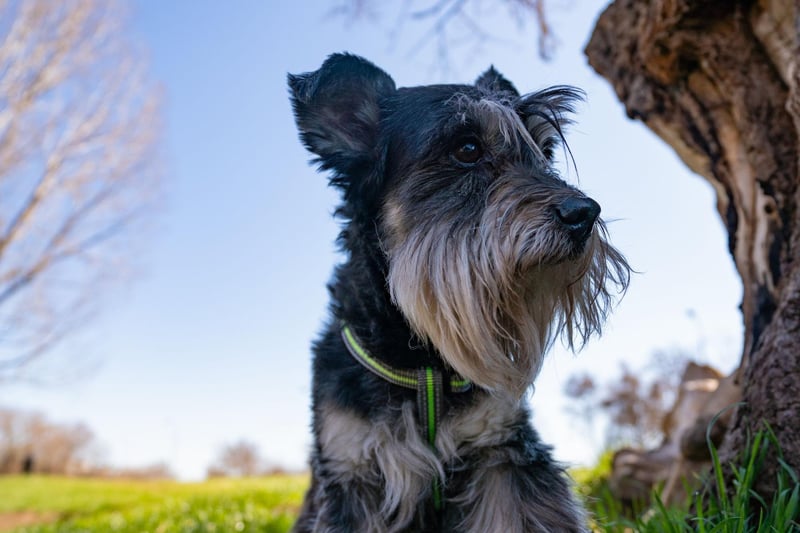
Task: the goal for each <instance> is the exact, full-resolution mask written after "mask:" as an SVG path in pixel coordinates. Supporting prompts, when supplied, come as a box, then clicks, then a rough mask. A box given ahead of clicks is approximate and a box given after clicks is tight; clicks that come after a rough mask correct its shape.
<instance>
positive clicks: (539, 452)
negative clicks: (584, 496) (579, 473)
mask: <svg viewBox="0 0 800 533" xmlns="http://www.w3.org/2000/svg"><path fill="white" fill-rule="evenodd" d="M528 429H529V428H520V431H519V432H518V433H517V434H516V435H515V437H514V438H512V439H511V440H510V441H508V442H507V443H506V444H504V445H500V446H492V447H487V448H483V449H478V450H475V451H474V452H472V453H471V454H469V455H468V456H467V457H465V458H464V463H463V464H462V466H461V467H460V468H459V472H458V473H456V474H455V475H454V476H453V479H452V483H451V485H450V487H449V488H448V493H449V495H448V500H447V505H448V509H447V515H446V523H447V527H446V528H445V530H446V531H452V532H456V531H458V532H463V533H501V532H502V533H533V532H535V533H582V532H586V531H588V528H587V525H586V518H585V514H584V511H583V509H582V508H581V506H580V505H578V504H577V503H576V502H575V500H574V497H573V495H572V493H571V490H570V485H569V481H568V479H567V477H566V475H565V473H564V472H563V470H562V468H561V467H560V466H558V465H557V464H556V463H554V462H553V461H552V459H551V458H550V452H549V448H548V447H547V446H545V445H543V444H541V443H540V442H539V441H538V440H537V439H536V436H535V433H533V432H532V430H531V431H530V432H529V431H528Z"/></svg>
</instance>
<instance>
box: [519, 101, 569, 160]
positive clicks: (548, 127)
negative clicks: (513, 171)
mask: <svg viewBox="0 0 800 533" xmlns="http://www.w3.org/2000/svg"><path fill="white" fill-rule="evenodd" d="M584 99H585V93H584V92H583V91H581V90H580V89H578V88H576V87H570V86H567V85H559V86H555V87H550V88H549V89H545V90H543V91H539V92H535V93H530V94H526V95H524V96H522V97H521V98H520V99H519V101H518V102H517V105H516V108H517V113H519V115H520V117H521V118H522V121H523V122H524V123H525V127H526V128H527V130H528V131H529V132H530V134H531V137H532V138H533V140H534V142H536V145H537V146H538V147H539V148H540V149H541V150H542V153H543V154H544V156H545V157H546V158H547V159H548V160H552V159H553V155H554V152H555V149H556V148H557V147H558V145H559V144H566V140H565V139H564V128H565V127H566V126H569V125H570V124H572V119H571V118H570V115H572V114H573V113H575V103H576V102H581V101H583V100H584Z"/></svg>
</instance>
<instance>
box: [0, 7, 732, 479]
mask: <svg viewBox="0 0 800 533" xmlns="http://www.w3.org/2000/svg"><path fill="white" fill-rule="evenodd" d="M335 1H336V0H314V1H305V2H257V1H249V2H246V1H237V2H211V1H198V2H189V1H176V2H160V1H155V0H152V1H140V2H135V3H133V4H132V9H131V24H130V26H131V31H132V33H133V34H134V35H135V36H136V38H138V39H139V40H140V41H141V42H142V44H143V45H144V46H145V47H146V49H147V50H148V54H149V56H150V60H151V64H152V69H153V75H154V77H155V78H157V79H158V80H160V82H161V84H162V85H163V87H164V90H165V94H166V97H167V98H166V123H167V129H166V131H165V144H164V154H165V159H166V163H167V169H168V172H167V189H168V195H167V201H166V205H165V209H164V211H163V213H162V215H161V216H160V217H159V219H158V220H157V223H156V225H155V226H156V230H155V231H154V232H153V233H152V235H151V242H150V244H149V246H147V247H146V250H145V256H144V257H142V258H141V263H142V264H143V265H144V269H143V274H142V275H141V276H139V278H138V279H136V280H134V281H133V282H132V283H130V284H129V285H127V286H125V287H122V288H120V289H119V290H117V291H115V292H114V293H113V294H110V295H108V298H107V300H108V301H107V304H106V305H105V307H104V312H103V314H102V315H101V317H100V318H99V319H98V320H97V321H96V322H94V323H93V324H91V325H90V326H89V327H87V328H86V329H85V330H84V331H83V332H82V333H81V334H80V335H79V336H78V337H77V338H76V339H75V340H74V342H73V343H71V344H70V345H67V346H64V347H63V348H61V349H59V350H58V351H56V352H54V353H53V354H52V356H51V358H50V359H49V361H48V369H49V371H51V372H53V373H55V374H58V372H67V374H69V375H72V374H75V373H83V374H85V375H83V376H81V377H80V378H78V379H73V380H70V381H69V382H68V383H59V384H55V385H50V386H31V385H26V384H18V385H13V386H4V388H3V389H0V405H7V406H16V407H22V408H26V409H35V410H39V411H42V412H44V413H46V414H48V415H49V416H50V417H51V418H52V419H54V420H58V421H62V422H77V421H85V422H86V423H88V425H89V426H90V427H91V428H92V429H93V430H94V432H95V433H96V434H97V436H98V437H99V439H100V441H101V442H102V443H103V446H104V449H105V453H106V457H107V459H108V460H109V461H111V462H113V463H115V464H118V465H131V466H135V465H142V464H146V463H150V462H154V461H166V462H167V463H169V464H171V465H172V467H173V468H174V470H175V471H176V472H177V473H178V474H179V475H180V476H181V477H183V478H198V477H201V476H202V475H203V474H204V472H205V468H206V466H207V465H208V464H209V463H210V461H211V460H212V458H213V457H214V455H215V453H216V452H217V451H218V449H219V447H220V446H221V445H223V444H224V443H227V442H231V441H234V440H237V439H240V438H245V439H248V440H251V441H253V442H255V443H256V444H258V445H259V446H260V448H261V449H262V451H263V453H264V455H265V457H267V458H268V459H270V460H272V461H274V462H275V463H279V464H282V465H285V466H288V467H291V468H302V467H303V466H304V462H305V457H306V454H307V451H308V447H309V443H310V435H309V429H308V425H309V413H308V403H309V402H308V396H309V384H310V375H309V349H308V347H309V344H310V342H311V339H312V338H313V337H314V335H315V332H316V331H318V330H319V329H320V326H321V323H322V321H323V319H324V317H325V314H326V305H327V294H326V291H325V288H324V286H325V283H326V281H327V279H328V277H329V275H330V272H331V270H332V268H333V265H334V264H335V262H337V261H339V260H340V257H339V256H337V253H336V251H335V248H334V244H333V241H334V239H335V236H336V233H337V230H338V226H337V223H336V222H335V221H334V220H333V219H332V218H331V213H332V212H333V209H334V206H335V204H336V202H337V198H336V195H335V193H334V192H333V191H331V190H329V189H328V188H327V187H326V179H325V177H324V176H323V175H320V174H317V173H316V172H315V171H314V169H313V168H312V167H310V166H309V165H308V164H307V162H308V159H309V155H308V154H307V153H306V152H305V151H304V149H303V148H302V146H301V145H300V143H299V142H298V140H297V134H296V130H295V126H294V122H293V118H292V115H291V108H290V105H289V101H288V98H287V91H286V81H285V80H286V73H287V72H295V73H296V72H304V71H309V70H314V69H316V68H317V67H319V65H320V64H321V63H322V61H323V60H324V58H325V57H326V56H327V55H328V54H330V53H332V52H336V51H343V50H347V51H351V52H353V53H357V54H360V55H363V56H365V57H367V58H368V59H370V60H372V61H373V62H375V63H376V64H378V65H379V66H381V67H382V68H383V69H385V70H386V71H387V72H389V73H390V74H391V75H392V76H393V77H394V79H395V81H396V82H397V84H398V85H399V86H409V85H418V84H424V83H435V82H441V81H445V80H442V79H441V73H440V72H437V71H436V70H435V69H431V68H430V67H431V64H432V63H433V61H434V55H433V54H434V50H433V49H432V46H427V47H425V48H423V49H421V50H419V51H418V52H417V53H415V54H413V55H411V54H409V49H410V48H411V47H412V46H413V44H414V43H416V42H417V41H418V40H419V38H420V35H421V34H422V32H423V31H424V28H422V27H421V26H415V25H413V24H411V23H408V24H406V25H405V27H404V28H403V30H402V31H401V32H400V33H399V34H397V35H396V37H395V38H394V39H393V38H391V37H390V34H391V33H392V31H391V30H392V28H393V20H394V19H393V16H392V13H391V12H386V13H385V14H384V16H383V17H381V18H378V19H377V20H367V21H365V22H360V23H349V22H347V21H345V20H343V19H341V18H336V17H331V16H329V15H328V14H329V12H330V10H331V9H332V7H333V6H334V5H335ZM498 3H499V2H498ZM375 4H376V5H382V4H384V3H383V2H375ZM387 4H388V3H387ZM395 4H399V2H395ZM420 5H422V4H420ZM603 5H604V2H602V1H582V2H574V1H569V2H568V1H565V2H559V3H556V2H553V3H549V4H548V6H552V8H551V15H552V23H553V27H554V29H555V31H556V33H557V35H558V39H559V41H560V45H559V48H558V49H557V52H556V56H555V60H554V61H552V62H550V63H542V62H541V61H540V60H539V59H538V58H537V53H536V48H535V42H536V39H535V36H534V35H533V25H532V24H529V25H528V26H527V29H526V28H523V29H522V31H520V30H519V29H518V28H517V26H516V25H515V24H513V23H511V22H510V21H509V20H508V19H507V18H505V17H504V16H491V15H490V14H484V16H483V17H482V19H483V20H484V21H485V24H486V27H487V28H488V29H489V30H490V32H492V33H493V34H494V35H496V36H502V37H503V39H502V40H500V39H497V40H495V41H490V42H486V43H484V45H483V46H482V47H481V48H480V49H479V50H472V49H469V50H468V49H456V50H454V51H453V64H452V66H453V69H452V71H451V73H450V75H449V77H448V78H447V80H446V81H452V82H471V81H472V80H474V79H475V78H476V77H477V76H478V75H479V74H480V73H481V72H482V71H483V70H485V69H486V68H487V67H488V66H489V65H490V64H494V65H495V67H496V68H497V69H498V70H500V71H501V72H502V73H503V74H505V75H506V76H507V77H508V78H509V79H511V80H512V81H513V82H514V83H515V84H516V85H517V87H518V88H519V89H520V90H522V91H529V90H534V89H538V88H542V87H544V86H547V85H551V84H562V83H567V84H574V85H577V86H579V87H582V88H583V89H584V90H586V92H587V93H588V103H587V104H585V105H582V106H581V108H580V109H579V113H578V116H577V124H576V126H574V127H573V128H572V130H571V133H570V134H569V135H568V139H569V141H570V146H571V148H572V151H573V154H574V156H575V160H576V163H577V167H578V170H579V173H580V187H581V188H582V189H584V190H585V191H586V192H587V193H588V194H590V195H591V196H592V197H594V198H595V199H596V200H597V201H598V202H600V204H601V205H602V206H603V214H604V217H605V218H606V219H607V220H608V219H611V220H614V222H612V223H611V224H610V231H611V237H612V240H613V242H614V243H615V245H617V246H618V247H619V248H620V249H621V250H622V251H623V252H624V253H625V254H626V255H627V257H628V259H629V260H630V262H631V264H632V265H633V267H634V268H635V269H636V270H637V271H638V272H639V274H636V275H635V276H634V279H633V282H632V285H631V287H630V290H629V292H628V294H627V296H626V298H625V299H624V300H623V301H622V303H621V304H620V306H619V307H618V310H617V311H616V312H615V314H614V315H613V317H612V319H611V320H610V322H609V325H608V328H607V333H606V334H605V335H604V336H603V338H601V339H595V340H594V341H593V342H591V343H590V345H589V346H588V347H587V348H586V349H585V350H583V351H582V352H580V353H579V354H577V355H573V354H571V353H568V352H566V351H565V350H564V349H563V348H561V347H556V348H555V349H554V350H553V352H552V353H551V355H550V356H549V359H548V362H547V364H546V365H545V368H544V370H543V371H542V374H541V375H540V377H539V380H538V381H537V385H536V392H535V394H534V395H533V397H532V406H533V410H534V421H535V424H536V425H537V427H538V429H539V430H540V432H541V434H542V436H543V438H544V439H545V440H546V441H549V442H551V443H553V444H554V445H555V454H556V456H557V457H558V458H560V459H562V460H565V461H568V462H573V463H575V462H586V461H591V460H592V458H593V457H594V454H596V452H597V451H598V449H599V446H600V445H601V438H600V437H601V435H600V433H599V430H598V431H597V432H596V434H587V432H586V430H585V429H584V428H582V427H579V426H576V425H575V422H574V421H573V420H572V419H570V418H569V417H568V416H567V415H566V413H565V411H564V407H565V400H564V399H563V398H562V397H561V389H562V388H563V384H564V382H565V381H566V380H567V378H568V377H569V376H570V375H571V374H573V373H574V372H579V371H585V372H589V373H591V374H593V375H596V376H598V377H599V378H600V379H607V378H610V377H611V376H612V375H613V374H614V373H615V372H616V371H617V369H618V368H619V363H620V361H623V360H625V361H629V362H630V365H631V366H633V367H637V366H641V365H643V364H644V363H645V361H646V360H647V359H648V357H649V356H650V354H651V353H652V352H653V350H656V349H663V348H671V347H684V348H688V349H693V348H696V347H698V346H700V347H701V350H702V352H703V353H702V356H703V359H704V360H706V361H710V362H712V363H714V364H717V365H718V366H720V367H721V368H722V369H723V370H726V371H727V370H730V369H732V368H733V367H734V366H735V364H736V362H737V360H738V355H739V351H740V344H741V340H740V337H741V319H740V316H739V313H738V310H737V305H738V303H739V300H740V294H741V288H740V284H739V281H738V279H737V277H736V275H735V272H734V269H733V263H732V261H731V259H730V257H729V255H728V253H727V247H726V239H725V236H724V233H723V228H722V224H721V222H720V220H719V217H718V215H717V213H716V210H715V199H714V196H713V191H712V190H711V188H710V187H709V186H708V185H707V184H706V183H705V182H704V181H703V180H701V179H700V178H698V177H696V176H694V175H691V174H690V173H689V171H688V170H686V168H685V167H684V166H683V165H682V164H681V163H680V161H679V160H678V159H677V158H676V156H675V155H674V154H673V153H672V152H671V151H670V150H669V149H668V148H667V147H666V145H664V144H663V143H662V142H661V141H660V140H659V139H657V138H656V137H655V136H654V135H653V134H651V133H650V132H649V131H648V130H647V129H646V128H644V127H643V126H642V125H640V124H638V123H634V122H631V121H629V120H627V119H626V118H625V114H624V110H623V108H622V106H621V105H620V104H619V103H618V102H617V100H616V98H615V97H614V96H613V94H612V92H611V89H610V87H609V86H608V85H607V83H606V82H604V81H603V80H602V79H600V78H599V77H598V76H596V75H595V74H594V73H593V71H592V70H591V69H590V68H589V66H588V65H587V63H586V60H585V58H584V57H583V54H582V49H583V46H584V44H585V41H586V39H587V38H588V36H589V33H590V29H591V27H592V25H593V21H594V19H595V18H596V16H597V15H598V14H599V12H600V11H601V9H602V7H603ZM571 179H573V180H574V179H575V176H574V172H571ZM689 309H692V310H693V311H694V317H695V318H691V317H689V316H688V315H687V310H689ZM76 369H77V370H76Z"/></svg>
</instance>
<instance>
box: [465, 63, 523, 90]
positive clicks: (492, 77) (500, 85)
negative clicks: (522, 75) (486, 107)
mask: <svg viewBox="0 0 800 533" xmlns="http://www.w3.org/2000/svg"><path fill="white" fill-rule="evenodd" d="M475 87H477V88H478V89H483V90H485V91H488V92H492V93H499V92H506V93H511V94H513V95H514V96H519V92H518V91H517V88H516V87H514V84H513V83H511V82H510V81H508V80H507V79H505V78H504V77H503V75H502V74H500V73H499V72H497V70H495V68H494V65H492V66H490V67H489V70H487V71H486V72H484V73H483V74H481V75H480V76H479V77H478V79H477V80H475Z"/></svg>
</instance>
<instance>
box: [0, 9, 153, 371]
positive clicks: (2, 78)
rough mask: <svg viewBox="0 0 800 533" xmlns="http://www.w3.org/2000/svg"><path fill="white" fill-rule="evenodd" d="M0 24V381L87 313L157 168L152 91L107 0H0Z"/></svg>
mask: <svg viewBox="0 0 800 533" xmlns="http://www.w3.org/2000/svg"><path fill="white" fill-rule="evenodd" d="M0 19H2V20H7V21H11V22H10V23H9V24H8V25H7V28H6V29H5V30H0V382H2V381H4V380H7V379H10V378H11V376H17V375H18V374H19V371H20V370H21V369H24V368H25V367H26V365H29V364H30V363H31V362H33V361H34V360H37V359H39V358H40V357H41V356H42V355H44V354H45V353H47V352H48V351H49V350H50V349H51V348H52V347H53V346H56V345H57V344H59V343H60V342H62V341H63V340H64V339H65V338H67V337H68V336H69V333H70V332H71V331H72V329H73V328H74V327H76V326H78V325H80V324H77V323H76V322H74V321H72V320H69V317H70V316H81V317H84V318H85V317H87V316H89V315H90V314H92V313H91V310H92V309H95V308H96V307H97V304H98V302H99V301H100V300H101V297H102V294H101V292H102V287H104V286H105V285H104V284H105V283H107V282H111V281H113V280H114V279H118V278H119V276H120V273H121V272H122V271H123V269H120V268H119V266H120V265H124V264H126V263H128V262H129V261H130V259H131V244H132V243H133V241H134V240H135V239H136V237H137V235H138V234H139V231H140V229H141V226H142V224H143V223H145V222H146V220H147V214H148V212H149V211H150V210H151V208H152V207H153V206H154V204H156V203H157V201H158V197H159V194H160V190H161V189H160V181H161V174H160V168H159V166H158V157H157V156H158V153H157V151H158V137H159V133H160V92H159V91H158V89H157V87H156V86H155V85H154V83H153V82H152V81H151V80H150V79H149V77H148V73H147V65H146V64H145V62H144V61H143V60H142V58H141V57H140V54H138V53H137V52H136V50H135V49H134V48H133V47H132V45H131V43H130V42H128V41H127V40H126V37H125V31H124V24H123V22H124V13H123V11H122V6H121V5H120V4H119V3H118V2H117V0H76V1H74V2H69V3H66V4H59V3H55V4H54V3H51V2H48V1H46V0H30V1H25V2H9V3H0ZM101 281H102V282H103V283H100V282H101Z"/></svg>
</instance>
